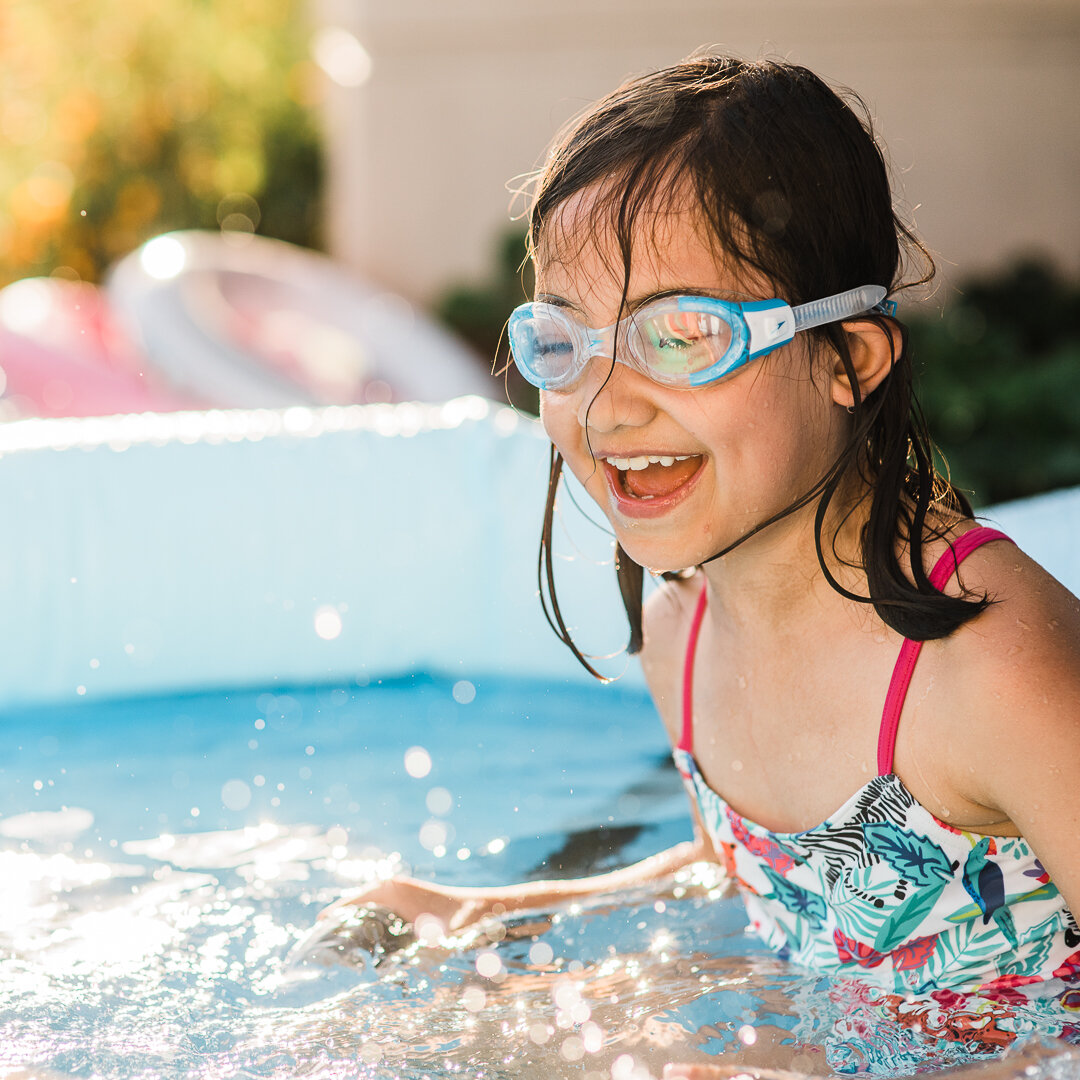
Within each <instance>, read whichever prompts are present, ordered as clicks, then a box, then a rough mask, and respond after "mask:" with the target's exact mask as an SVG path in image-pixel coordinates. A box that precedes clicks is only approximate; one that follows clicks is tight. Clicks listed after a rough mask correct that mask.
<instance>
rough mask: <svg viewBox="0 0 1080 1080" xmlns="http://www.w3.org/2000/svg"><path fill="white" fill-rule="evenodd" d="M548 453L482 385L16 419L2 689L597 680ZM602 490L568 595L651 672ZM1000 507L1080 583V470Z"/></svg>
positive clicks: (574, 515)
mask: <svg viewBox="0 0 1080 1080" xmlns="http://www.w3.org/2000/svg"><path fill="white" fill-rule="evenodd" d="M547 466H548V446H547V442H546V440H545V438H544V436H543V432H542V430H541V429H540V428H539V425H538V424H537V423H536V422H535V421H532V420H530V419H528V418H526V417H522V416H519V415H518V414H516V413H514V412H513V411H511V410H510V409H507V408H502V407H499V406H495V405H492V404H491V403H490V402H488V401H485V400H483V399H480V398H461V399H458V400H456V401H452V402H448V403H446V404H445V405H440V406H435V405H429V406H424V405H416V404H404V405H395V406H391V405H369V406H353V407H347V408H343V407H331V408H326V409H308V408H292V409H286V410H259V411H246V412H245V411H228V412H205V413H178V414H171V415H152V414H147V415H133V416H124V417H114V418H105V419H81V420H80V419H76V420H27V421H20V422H17V423H12V424H6V425H2V426H0V498H2V501H3V505H4V507H5V509H6V515H5V518H6V521H5V528H4V530H3V532H2V533H0V587H2V594H3V596H4V599H5V607H6V618H5V619H4V620H3V624H2V625H3V630H2V634H3V642H2V647H0V709H6V710H10V709H11V708H14V707H19V706H23V705H30V704H36V703H47V702H59V701H74V700H77V699H79V698H82V697H86V698H90V697H101V696H106V695H110V696H117V695H131V694H144V693H159V692H173V691H179V692H184V691H193V690H200V689H205V688H208V687H229V686H241V685H256V686H258V685H266V686H271V685H280V686H288V685H296V684H310V683H320V682H338V683H340V682H342V681H349V680H359V681H360V682H365V681H369V680H373V679H378V678H388V677H395V676H401V675H404V674H407V673H410V672H428V673H432V674H439V675H447V676H450V677H460V678H465V679H475V678H477V677H481V676H483V675H485V674H491V673H494V674H500V675H511V676H524V677H529V678H536V679H540V680H560V681H563V680H575V681H580V680H588V679H589V676H588V675H587V674H586V673H585V672H584V671H582V669H581V668H580V667H579V666H578V665H577V663H576V662H575V661H574V659H573V658H572V657H571V656H570V654H569V653H568V652H567V650H566V649H565V648H564V647H563V646H562V645H561V644H560V643H559V642H558V640H557V639H556V638H555V636H554V634H553V633H552V632H551V630H550V629H549V627H548V626H547V624H546V622H545V621H544V618H543V615H542V613H541V609H540V605H539V602H538V600H537V596H536V549H537V539H538V536H539V529H540V517H541V511H542V506H543V499H544V490H545V483H546V476H547ZM571 493H572V492H571ZM588 508H589V501H588V499H587V497H585V496H584V495H583V494H582V493H581V492H580V490H579V491H578V492H577V493H576V497H575V498H569V497H567V495H566V494H564V496H563V497H562V499H561V501H560V516H559V527H558V533H559V539H558V544H557V548H558V552H559V554H558V559H557V566H558V578H559V581H560V582H561V583H562V588H561V590H560V599H561V600H562V603H563V612H564V616H565V617H566V619H567V621H568V622H569V623H570V624H571V625H572V626H574V627H575V636H576V637H578V639H579V640H580V642H581V644H582V645H583V646H584V647H585V648H586V649H587V650H588V651H590V652H592V653H594V654H611V655H609V656H608V658H607V659H604V660H601V661H599V663H600V666H601V667H602V668H603V670H604V671H605V672H607V673H609V674H612V675H619V674H621V673H624V674H623V677H624V678H626V679H627V680H630V681H631V682H634V683H635V684H639V683H640V672H639V670H638V668H637V666H636V665H635V664H634V663H633V662H631V661H628V659H627V657H626V655H625V653H624V652H623V651H622V649H623V646H624V645H625V641H626V636H627V632H626V624H625V616H624V614H623V612H622V609H621V605H620V603H619V599H618V591H617V589H616V587H615V582H614V574H613V571H612V568H611V539H610V536H609V535H608V534H607V533H606V531H605V530H604V528H603V526H602V523H597V522H596V521H593V520H591V519H590V518H589V517H587V516H586V514H585V513H584V511H586V510H588ZM593 513H595V511H593ZM988 516H989V517H990V518H991V519H992V520H993V521H995V522H997V523H999V524H1000V525H1001V526H1002V527H1003V528H1005V529H1006V530H1007V531H1008V532H1009V533H1010V534H1011V535H1012V536H1014V537H1015V539H1016V540H1017V541H1018V542H1019V543H1020V544H1021V545H1022V546H1023V547H1024V548H1025V549H1026V550H1028V551H1029V552H1030V553H1031V554H1032V555H1033V556H1034V557H1035V558H1037V559H1039V560H1040V561H1041V562H1043V563H1044V565H1046V566H1048V567H1049V568H1050V569H1051V570H1052V572H1054V573H1055V575H1056V576H1057V577H1059V579H1060V580H1062V581H1063V582H1064V583H1065V584H1066V585H1068V586H1069V587H1070V588H1071V589H1073V591H1080V557H1078V554H1077V551H1076V548H1075V545H1074V544H1073V543H1072V542H1071V540H1070V538H1071V537H1073V536H1075V535H1077V534H1078V532H1080V489H1075V490H1071V491H1065V492H1059V493H1056V494H1052V495H1047V496H1042V497H1039V498H1036V499H1031V500H1028V501H1026V502H1022V503H1014V504H1011V505H1008V506H1003V507H999V508H997V509H996V510H994V511H992V512H989V515H988Z"/></svg>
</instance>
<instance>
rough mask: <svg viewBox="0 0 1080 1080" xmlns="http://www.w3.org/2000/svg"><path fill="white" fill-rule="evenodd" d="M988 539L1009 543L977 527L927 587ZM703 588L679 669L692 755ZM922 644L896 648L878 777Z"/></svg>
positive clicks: (684, 743) (885, 768)
mask: <svg viewBox="0 0 1080 1080" xmlns="http://www.w3.org/2000/svg"><path fill="white" fill-rule="evenodd" d="M992 540H1006V541H1008V542H1009V543H1012V541H1011V540H1010V539H1009V537H1007V536H1006V535H1005V534H1004V533H1003V532H999V531H998V530H997V529H990V528H987V527H986V526H985V525H977V526H976V527H975V528H974V529H970V530H968V532H966V533H964V534H963V535H962V536H960V537H958V538H957V539H956V541H955V542H954V543H953V544H952V545H951V546H950V547H949V548H948V549H947V550H946V551H945V552H944V553H943V554H942V556H941V558H939V559H938V561H937V562H936V563H935V564H934V568H933V570H931V571H930V584H931V585H933V586H934V588H935V589H937V590H939V591H940V590H942V589H944V588H945V585H946V583H947V582H948V581H949V579H950V578H951V577H952V576H953V574H955V573H956V572H957V570H958V569H959V568H960V564H961V563H962V562H963V561H964V560H965V559H966V558H967V557H968V556H969V555H970V554H971V553H972V552H973V551H975V550H976V549H977V548H980V547H982V545H983V544H989V543H990V542H991V541H992ZM706 599H707V593H706V587H705V586H704V585H703V586H702V588H701V595H700V596H699V597H698V602H697V607H696V608H695V610H694V617H693V620H692V621H691V623H690V638H689V640H688V641H687V643H686V662H685V664H684V666H683V723H682V737H681V738H680V739H679V749H680V750H685V751H686V752H687V753H689V754H692V753H693V751H694V654H695V653H696V652H697V641H698V635H699V634H700V633H701V623H702V620H703V619H704V618H705V605H706ZM922 646H923V643H922V642H921V641H913V640H911V639H910V638H905V639H904V643H903V644H902V645H901V646H900V655H899V656H897V658H896V666H895V667H894V668H893V673H892V680H891V681H890V683H889V691H888V693H887V694H886V695H885V708H884V709H883V711H882V714H881V729H880V731H879V733H878V774H879V775H880V776H886V775H888V774H889V773H891V772H892V764H893V751H894V749H895V746H896V732H897V729H898V727H899V725H900V713H901V711H902V710H903V708H904V699H905V698H906V697H907V692H908V686H909V685H910V684H911V676H912V674H913V673H914V671H915V663H916V661H917V660H918V659H919V653H920V652H921V651H922Z"/></svg>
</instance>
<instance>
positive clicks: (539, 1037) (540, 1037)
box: [529, 1024, 551, 1046]
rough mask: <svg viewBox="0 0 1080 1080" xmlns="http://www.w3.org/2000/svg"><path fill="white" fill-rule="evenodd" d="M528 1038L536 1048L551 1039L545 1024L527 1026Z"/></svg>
mask: <svg viewBox="0 0 1080 1080" xmlns="http://www.w3.org/2000/svg"><path fill="white" fill-rule="evenodd" d="M529 1038H530V1039H531V1040H532V1041H533V1042H534V1043H536V1045H537V1046H543V1045H544V1043H546V1042H547V1041H548V1040H549V1039H550V1038H551V1032H550V1031H549V1030H548V1026H547V1024H531V1025H530V1026H529Z"/></svg>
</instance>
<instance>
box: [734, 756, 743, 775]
mask: <svg viewBox="0 0 1080 1080" xmlns="http://www.w3.org/2000/svg"><path fill="white" fill-rule="evenodd" d="M742 769H743V764H742V762H741V761H739V759H738V758H736V759H735V760H734V761H733V762H732V763H731V770H732V772H742Z"/></svg>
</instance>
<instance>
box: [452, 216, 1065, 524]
mask: <svg viewBox="0 0 1080 1080" xmlns="http://www.w3.org/2000/svg"><path fill="white" fill-rule="evenodd" d="M524 255H525V243H524V237H523V235H522V234H521V233H520V232H513V233H509V234H507V235H506V236H505V237H504V238H503V239H502V240H501V241H500V243H499V247H498V251H497V260H496V265H495V268H494V270H493V273H492V275H491V278H490V279H489V280H488V281H487V282H486V283H484V284H482V285H469V286H461V287H457V288H454V289H451V290H449V291H448V292H447V293H446V294H445V295H444V296H443V298H442V300H441V301H440V303H439V304H438V306H437V314H438V315H439V316H440V317H441V318H442V319H443V320H444V321H445V322H446V323H448V324H449V325H450V326H451V327H453V329H455V330H456V331H458V333H460V334H462V335H463V336H464V337H465V338H467V339H468V340H469V341H471V342H472V343H473V344H474V345H475V346H476V348H477V349H479V350H480V352H481V354H482V355H484V356H488V357H492V358H493V359H494V362H495V365H496V368H495V370H497V371H501V370H503V369H504V368H505V367H506V366H507V365H508V363H509V359H510V356H509V350H508V348H507V344H506V335H505V326H506V319H507V317H508V316H509V314H510V312H511V310H512V309H513V308H514V307H516V306H517V305H518V304H520V303H521V302H522V301H523V300H525V299H527V298H528V297H529V296H531V293H532V284H533V282H532V274H531V269H532V268H531V266H529V265H526V266H525V267H524V268H522V265H521V264H522V259H523V258H524ZM958 291H959V296H958V299H957V300H956V301H955V302H953V303H951V304H949V305H948V306H947V307H946V308H945V310H944V311H943V312H936V313H935V314H933V315H929V314H928V315H919V314H917V313H913V312H911V311H902V312H901V314H902V316H903V317H904V320H905V322H906V323H907V324H908V326H909V328H910V333H911V338H910V345H911V352H912V357H913V359H914V364H915V371H916V392H917V393H918V395H919V400H920V402H921V404H922V408H923V412H924V414H925V416H926V419H927V422H928V424H929V427H930V432H931V434H932V435H933V437H934V441H935V442H936V443H937V445H938V448H939V450H940V452H941V455H942V457H943V458H944V460H945V463H946V464H947V467H948V470H949V473H950V475H951V477H952V479H953V481H954V482H955V483H957V484H958V485H959V486H960V487H961V488H963V489H964V490H965V491H967V492H968V493H969V494H970V495H971V496H972V501H973V502H974V503H975V505H977V506H987V505H989V504H990V503H995V502H1002V501H1005V500H1007V499H1017V498H1022V497H1024V496H1027V495H1035V494H1038V493H1039V492H1041V491H1048V490H1051V489H1053V488H1059V487H1068V486H1072V485H1078V484H1080V283H1078V282H1075V281H1069V280H1067V279H1066V278H1065V277H1063V276H1062V275H1061V274H1059V273H1057V272H1055V271H1054V270H1053V269H1052V268H1050V267H1049V266H1047V265H1045V264H1043V263H1039V262H1035V261H1024V262H1018V263H1015V264H1014V265H1012V266H1010V267H1009V268H1007V269H1006V270H1004V271H1002V272H1000V273H998V274H996V275H994V276H992V277H985V278H979V279H975V280H971V281H969V282H967V283H966V284H964V285H963V286H962V287H961V288H960V289H959V290H958ZM507 391H508V395H509V398H510V400H511V401H512V402H513V403H514V404H515V405H516V406H518V407H519V408H521V409H525V410H527V411H529V412H533V413H535V412H536V411H537V395H536V391H535V390H534V389H533V388H532V387H531V386H529V385H528V383H526V382H524V380H522V379H521V378H520V377H519V376H518V375H517V372H516V371H514V369H513V365H512V364H511V365H510V366H509V375H508V379H507Z"/></svg>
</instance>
